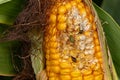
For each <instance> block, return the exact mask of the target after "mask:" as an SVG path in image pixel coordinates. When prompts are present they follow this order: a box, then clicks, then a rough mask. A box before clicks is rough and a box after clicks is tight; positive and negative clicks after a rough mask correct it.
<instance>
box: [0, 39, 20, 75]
mask: <svg viewBox="0 0 120 80" xmlns="http://www.w3.org/2000/svg"><path fill="white" fill-rule="evenodd" d="M17 46H18V41H4V42H0V75H2V76H14V75H15V74H16V73H17V72H16V70H15V68H14V66H15V65H14V64H13V58H12V57H13V53H14V52H13V50H14V51H15V50H16V49H17ZM13 48H14V49H13Z"/></svg>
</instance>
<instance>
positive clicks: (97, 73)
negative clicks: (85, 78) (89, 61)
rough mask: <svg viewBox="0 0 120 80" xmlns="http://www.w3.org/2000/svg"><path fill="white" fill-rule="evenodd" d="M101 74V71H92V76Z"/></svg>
mask: <svg viewBox="0 0 120 80" xmlns="http://www.w3.org/2000/svg"><path fill="white" fill-rule="evenodd" d="M101 73H102V70H101V69H98V70H95V71H93V75H95V76H96V75H100V74H101Z"/></svg>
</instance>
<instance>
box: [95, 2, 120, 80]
mask: <svg viewBox="0 0 120 80" xmlns="http://www.w3.org/2000/svg"><path fill="white" fill-rule="evenodd" d="M94 7H95V9H96V11H97V13H98V16H99V17H100V19H101V22H102V27H103V29H104V32H105V36H106V39H107V43H108V46H109V49H110V53H111V57H112V59H113V62H114V66H115V68H116V71H117V73H118V74H116V73H115V69H114V66H113V65H112V66H113V67H112V69H113V70H114V72H113V73H112V74H113V75H114V76H117V75H118V76H119V77H120V73H119V72H120V63H119V62H118V61H120V54H119V53H120V45H119V43H120V36H119V35H120V27H119V25H118V24H117V23H116V22H115V21H114V20H113V18H112V17H111V16H110V15H109V14H108V13H106V12H105V11H104V10H102V9H101V8H99V7H98V6H97V5H95V4H94ZM118 66H119V68H118ZM113 80H118V78H117V77H114V78H113Z"/></svg>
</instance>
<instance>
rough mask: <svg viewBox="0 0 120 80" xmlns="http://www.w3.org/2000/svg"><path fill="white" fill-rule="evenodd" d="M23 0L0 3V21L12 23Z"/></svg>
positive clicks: (20, 8)
mask: <svg viewBox="0 0 120 80" xmlns="http://www.w3.org/2000/svg"><path fill="white" fill-rule="evenodd" d="M24 4H25V0H11V1H9V2H7V3H4V4H0V23H2V24H7V25H12V24H13V23H14V21H15V19H16V16H17V15H18V13H19V12H20V11H21V10H22V9H23V6H24Z"/></svg>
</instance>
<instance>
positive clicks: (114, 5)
mask: <svg viewBox="0 0 120 80" xmlns="http://www.w3.org/2000/svg"><path fill="white" fill-rule="evenodd" d="M102 8H103V9H104V10H105V11H107V12H108V13H109V14H110V15H111V16H112V17H113V18H114V19H115V20H116V21H117V22H118V23H119V25H120V0H104V1H103V4H102Z"/></svg>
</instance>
